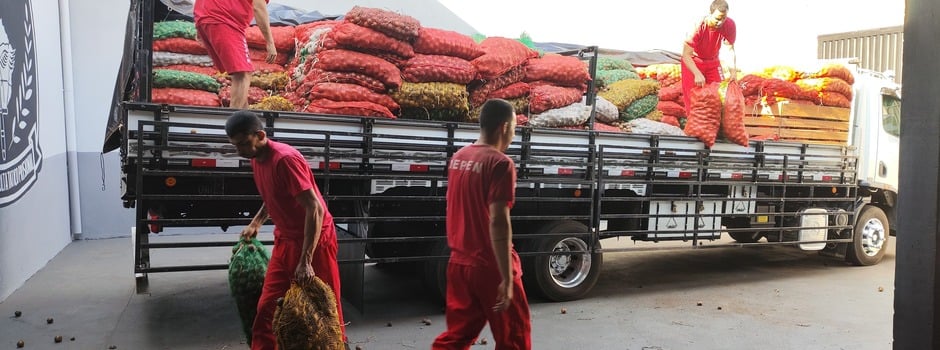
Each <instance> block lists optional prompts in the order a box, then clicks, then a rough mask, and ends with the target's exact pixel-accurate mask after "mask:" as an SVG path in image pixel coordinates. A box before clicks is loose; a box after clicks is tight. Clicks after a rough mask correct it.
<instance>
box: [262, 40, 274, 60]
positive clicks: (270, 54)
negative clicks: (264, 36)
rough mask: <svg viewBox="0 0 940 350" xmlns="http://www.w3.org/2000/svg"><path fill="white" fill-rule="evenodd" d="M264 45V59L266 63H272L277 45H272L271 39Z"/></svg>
mask: <svg viewBox="0 0 940 350" xmlns="http://www.w3.org/2000/svg"><path fill="white" fill-rule="evenodd" d="M265 46H266V47H267V50H268V57H267V58H265V60H264V61H265V62H268V63H274V59H275V58H277V47H275V46H274V42H273V41H269V42H268V43H267V45H265Z"/></svg>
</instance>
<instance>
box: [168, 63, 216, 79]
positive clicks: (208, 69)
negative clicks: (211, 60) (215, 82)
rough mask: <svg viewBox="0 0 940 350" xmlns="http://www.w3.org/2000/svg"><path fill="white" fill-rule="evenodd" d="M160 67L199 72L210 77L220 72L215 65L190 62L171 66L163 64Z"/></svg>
mask: <svg viewBox="0 0 940 350" xmlns="http://www.w3.org/2000/svg"><path fill="white" fill-rule="evenodd" d="M159 69H166V70H178V71H183V72H191V73H199V74H205V75H208V76H210V77H211V76H215V75H217V74H219V70H217V69H215V68H214V67H206V66H195V65H190V64H174V65H170V66H162V67H160V68H159Z"/></svg>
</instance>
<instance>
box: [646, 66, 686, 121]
mask: <svg viewBox="0 0 940 350" xmlns="http://www.w3.org/2000/svg"><path fill="white" fill-rule="evenodd" d="M637 72H638V73H639V74H640V77H641V78H644V79H646V78H648V79H655V80H657V81H659V85H660V89H659V104H658V105H657V106H656V110H658V111H660V112H662V113H663V116H662V120H661V121H662V122H663V123H666V124H669V125H672V126H681V127H684V126H685V122H686V112H685V102H684V100H683V96H682V67H681V66H680V65H678V64H654V65H650V66H648V67H642V68H640V69H638V70H637Z"/></svg>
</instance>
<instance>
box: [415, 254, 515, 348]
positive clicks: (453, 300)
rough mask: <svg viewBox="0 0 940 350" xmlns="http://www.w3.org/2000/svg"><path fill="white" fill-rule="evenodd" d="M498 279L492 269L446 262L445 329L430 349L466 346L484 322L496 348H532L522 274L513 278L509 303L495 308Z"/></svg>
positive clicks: (497, 272)
mask: <svg viewBox="0 0 940 350" xmlns="http://www.w3.org/2000/svg"><path fill="white" fill-rule="evenodd" d="M501 280H502V278H501V277H500V275H499V271H497V270H495V269H491V268H478V267H472V266H466V265H458V264H449V265H447V330H446V331H444V333H441V335H440V336H438V337H437V339H435V340H434V345H432V346H431V349H433V350H438V349H440V350H444V349H448V350H450V349H461V350H463V349H469V348H470V346H471V345H473V343H474V342H475V341H476V338H477V336H479V335H480V331H482V330H483V326H485V325H486V323H487V322H489V324H490V330H491V331H492V332H493V337H494V338H495V339H494V342H495V343H496V349H497V350H528V349H531V348H532V341H531V339H530V334H531V333H532V326H531V324H530V322H529V320H530V319H529V302H528V300H526V296H525V290H524V289H523V288H522V276H515V278H513V291H512V294H513V298H512V304H510V305H509V307H508V308H507V309H506V310H503V311H502V312H495V311H493V305H496V289H497V287H499V283H500V282H501Z"/></svg>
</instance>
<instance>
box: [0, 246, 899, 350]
mask: <svg viewBox="0 0 940 350" xmlns="http://www.w3.org/2000/svg"><path fill="white" fill-rule="evenodd" d="M171 239H172V240H174V241H179V240H191V239H196V238H190V237H182V238H180V237H175V238H171ZM202 239H205V237H202ZM213 239H231V240H234V236H232V235H227V236H216V237H213ZM612 245H625V246H626V245H629V243H625V242H623V241H621V242H613V243H608V242H605V247H606V246H612ZM226 258H227V248H219V249H209V250H205V249H203V250H182V251H173V252H170V251H166V252H161V253H160V254H159V255H156V254H155V256H154V262H155V265H156V264H158V263H163V262H173V263H177V264H178V263H219V262H223V263H224V261H225V259H226ZM604 260H605V261H604V269H603V272H602V274H601V276H600V280H599V282H598V284H597V286H596V287H595V288H594V290H593V292H592V293H591V294H590V295H589V296H588V297H587V298H586V299H584V300H580V301H576V302H567V303H549V302H545V301H541V300H538V299H533V300H532V303H531V304H532V305H531V309H532V318H533V319H532V326H533V334H532V340H533V348H535V349H569V348H580V349H634V350H641V349H646V350H663V349H853V350H865V349H890V348H891V343H892V317H893V297H894V294H893V291H894V288H893V286H894V246H893V239H892V245H891V248H890V251H889V253H888V256H887V257H886V258H885V261H884V262H883V263H881V264H880V265H877V266H872V267H850V266H846V265H844V264H842V263H840V262H838V261H836V260H833V259H830V258H825V257H820V256H818V255H816V254H812V253H804V252H799V251H795V250H792V249H786V248H756V249H727V250H702V251H675V252H644V253H620V254H612V255H607V256H605V258H604ZM131 265H132V255H131V242H130V240H129V239H111V240H100V241H79V242H74V243H72V244H71V245H69V246H68V247H67V248H66V249H65V250H64V251H62V252H61V253H60V254H59V255H58V256H57V257H56V258H55V259H53V260H52V261H51V262H50V263H49V264H48V266H46V267H45V268H44V269H43V270H41V271H40V272H39V273H37V274H36V275H35V276H34V277H33V278H32V279H30V280H29V281H28V282H27V283H26V285H24V286H23V287H22V288H20V289H19V290H17V291H16V292H15V293H14V294H13V295H11V296H10V297H9V298H7V300H5V301H4V302H2V303H0V350H2V349H15V348H16V342H17V341H18V340H20V339H22V340H24V341H25V342H26V349H108V348H109V347H110V346H112V345H113V346H116V348H117V349H247V348H248V347H247V346H246V345H245V344H244V340H243V339H242V335H241V331H240V329H239V323H238V319H237V315H236V312H235V306H234V304H233V302H232V299H231V297H230V296H229V294H228V285H227V280H226V275H225V273H224V272H223V271H206V272H184V273H166V274H152V275H151V277H150V292H149V294H141V295H138V294H135V293H134V282H133V278H132V274H131ZM366 276H367V277H366V289H367V292H366V298H367V304H366V305H365V308H364V312H365V313H364V314H360V313H359V312H357V311H356V310H355V309H354V308H352V307H350V306H347V316H346V320H347V321H349V322H350V325H349V327H348V328H347V329H348V336H349V338H350V342H351V347H355V346H357V345H358V346H359V347H361V348H362V349H427V348H429V347H430V343H431V341H432V340H433V339H434V337H436V336H437V335H438V334H439V333H440V332H441V331H442V330H443V329H444V324H445V323H444V315H443V313H442V312H441V306H440V305H437V304H435V303H434V302H432V301H430V298H428V297H427V295H426V294H424V293H423V291H422V290H421V289H420V285H421V283H420V280H419V279H418V274H417V273H415V272H414V271H413V270H412V269H408V268H401V267H399V268H377V267H369V268H367V270H366ZM699 302H701V303H702V306H697V303H699ZM718 307H721V310H719V309H718ZM561 308H566V309H567V313H566V314H561V312H560V310H561ZM16 310H20V311H22V313H23V315H22V317H19V318H15V317H14V311H16ZM50 317H51V318H54V323H53V324H51V325H49V324H47V323H46V319H47V318H50ZM423 319H428V320H430V321H431V325H430V326H425V325H424V324H423V323H422V320H423ZM389 324H391V327H389V326H388V325H389ZM56 335H61V336H63V338H64V341H63V343H61V344H55V343H54V342H53V338H54V337H55V336H56ZM483 336H484V337H486V338H488V339H492V337H491V336H490V335H489V334H488V331H484V334H483ZM72 337H75V340H74V341H71V340H70V339H71V338H72ZM474 348H475V349H484V348H493V343H492V341H490V342H489V345H487V346H475V347H474Z"/></svg>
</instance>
